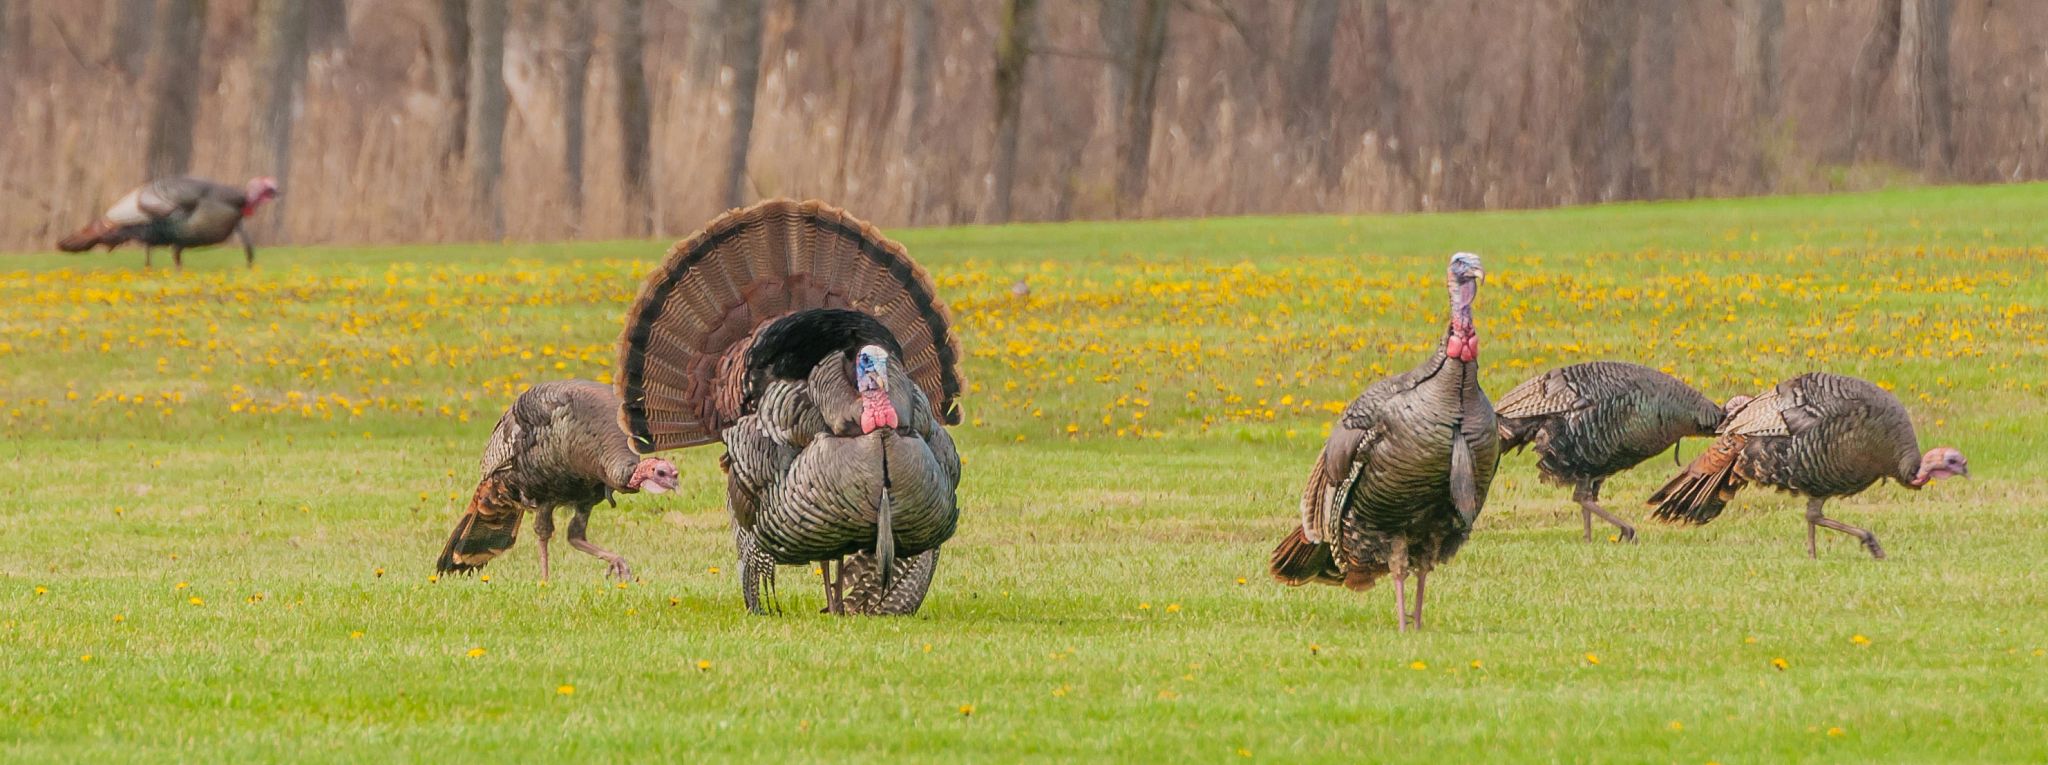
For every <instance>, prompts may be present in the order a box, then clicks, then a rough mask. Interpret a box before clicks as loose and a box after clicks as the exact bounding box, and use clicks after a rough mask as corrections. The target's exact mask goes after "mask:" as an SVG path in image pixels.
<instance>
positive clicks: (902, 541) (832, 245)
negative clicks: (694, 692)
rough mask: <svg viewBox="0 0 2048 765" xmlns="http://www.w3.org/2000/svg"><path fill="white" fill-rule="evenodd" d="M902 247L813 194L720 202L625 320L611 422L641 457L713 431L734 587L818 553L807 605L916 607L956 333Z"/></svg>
mask: <svg viewBox="0 0 2048 765" xmlns="http://www.w3.org/2000/svg"><path fill="white" fill-rule="evenodd" d="M952 326H953V325H952V318H951V316H950V314H948V313H947V311H946V307H945V305H944V304H943V303H941V302H940V301H939V299H938V297H937V295H936V294H935V291H934V289H933V287H932V281H931V277H929V276H927V275H926V274H925V272H924V269H922V268H920V267H918V265H917V264H916V263H915V262H913V261H912V260H911V259H910V257H909V255H907V254H906V253H905V252H904V250H903V246H902V245H899V244H897V243H895V242H892V241H890V240H888V239H885V238H883V237H882V235H881V233H880V232H878V231H876V230H875V229H874V228H873V227H871V226H869V225H867V224H866V223H863V222H861V221H859V220H857V219H855V218H854V217H853V216H851V215H848V214H846V213H845V212H844V211H841V210H838V209H836V208H833V207H831V206H828V205H825V204H823V203H821V202H815V201H812V202H801V203H800V202H795V201H791V200H786V199H778V200H771V201H767V202H762V203H760V204H757V205H754V206H753V207H748V208H745V209H739V210H733V211H731V212H728V213H726V214H725V215H723V216H721V217H719V218H718V219H716V220H714V221H712V222H711V223H710V224H708V225H706V226H705V227H704V229H703V230H702V231H699V232H697V233H696V234H695V235H693V236H691V237H690V238H689V239H686V240H684V241H683V242H681V243H679V244H677V245H676V246H675V247H674V248H673V249H672V250H670V252H669V258H668V261H667V262H666V263H665V264H664V265H663V266H662V267H661V268H659V269H657V270H656V271H655V272H654V273H652V274H649V275H648V278H647V282H646V284H645V286H643V287H642V288H641V291H640V297H639V299H638V300H636V301H635V302H634V303H633V306H632V308H631V309H629V310H628V311H627V314H626V327H625V332H624V334H623V336H622V337H621V338H620V341H619V372H618V391H619V395H620V397H621V398H623V399H624V401H625V405H624V408H623V409H622V410H621V412H620V417H621V418H622V420H623V423H624V425H625V427H626V430H627V431H628V432H629V433H630V434H631V435H632V443H633V448H634V449H636V450H638V451H639V452H641V453H643V454H644V453H651V452H655V451H659V450H662V449H672V448H677V447H686V446H696V445H699V444H707V443H711V442H713V441H722V442H723V443H724V444H725V448H726V453H725V456H724V457H723V458H722V459H721V460H720V465H721V466H722V467H723V468H724V470H725V474H726V507H727V510H728V511H729V514H730V516H731V519H732V528H733V538H734V542H735V543H736V546H737V547H738V551H739V565H738V567H737V568H738V575H739V580H740V592H741V596H742V599H743V600H744V601H745V603H746V606H747V609H748V610H750V611H754V612H756V613H760V612H764V611H767V610H773V609H775V608H777V604H776V602H775V597H774V589H775V567H776V566H777V565H807V564H811V563H821V564H822V566H821V568H822V570H823V571H824V577H825V608H826V610H827V611H830V612H833V613H842V614H908V613H914V612H916V611H917V609H918V607H919V606H920V605H921V604H922V603H923V601H924V596H925V593H926V592H927V590H928V589H929V587H930V585H931V579H932V575H933V573H934V571H935V569H936V567H937V565H938V554H939V545H940V544H941V543H944V542H945V541H946V540H947V539H948V538H950V537H952V535H953V529H954V524H955V522H956V521H957V519H958V516H959V508H958V505H957V504H956V502H955V498H954V489H955V488H956V487H957V486H958V485H959V483H960V456H959V453H958V452H956V451H955V450H954V447H953V440H952V437H951V436H950V435H948V434H947V432H946V428H945V426H946V425H952V424H958V423H959V421H960V410H959V407H958V404H957V401H956V400H957V399H958V397H959V395H960V391H961V383H960V373H959V369H958V366H957V365H958V363H959V358H960V349H959V343H958V341H957V340H956V339H955V338H954V335H953V328H952Z"/></svg>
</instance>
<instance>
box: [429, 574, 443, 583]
mask: <svg viewBox="0 0 2048 765" xmlns="http://www.w3.org/2000/svg"><path fill="white" fill-rule="evenodd" d="M438 581H441V575H440V574H428V575H427V584H433V583H435V582H438Z"/></svg>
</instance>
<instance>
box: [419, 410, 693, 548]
mask: <svg viewBox="0 0 2048 765" xmlns="http://www.w3.org/2000/svg"><path fill="white" fill-rule="evenodd" d="M482 467H483V480H482V481H480V482H478V483H477V485H476V493H475V494H474V495H472V497H471V498H470V500H469V509H468V510H467V511H465V512H464V513H463V514H462V520H460V521H457V522H456V524H455V531H454V532H453V533H451V534H449V535H448V544H447V545H446V546H445V547H443V548H441V558H440V560H439V561H437V562H436V563H435V568H438V569H439V570H440V571H441V572H443V573H451V572H455V573H459V572H469V571H474V570H476V569H479V568H483V566H484V564H485V563H488V562H490V560H491V559H492V558H495V557H497V556H499V555H502V554H504V552H505V551H506V550H508V549H510V548H511V547H512V543H513V541H514V540H516V539H517V538H518V536H519V522H520V521H521V519H523V518H524V517H525V515H526V513H527V512H528V511H532V512H533V513H534V517H533V535H534V536H535V537H536V538H538V539H539V540H540V578H541V581H543V582H545V581H547V580H548V577H549V575H550V574H551V573H552V572H551V571H550V569H549V561H548V540H549V539H551V538H552V537H553V536H554V534H555V509H556V508H559V507H571V508H575V510H576V515H575V516H573V517H571V518H570V519H569V546H570V547H574V548H576V549H577V550H581V551H583V552H585V553H589V554H590V555H593V556H596V557H597V558H599V559H601V560H603V561H604V562H605V563H606V565H607V570H606V573H607V575H609V576H616V577H618V578H620V579H630V578H632V576H633V570H632V569H631V568H630V567H628V566H627V565H626V559H625V558H624V557H621V556H620V555H619V554H618V553H615V552H612V551H610V550H607V549H605V548H602V547H599V546H597V545H595V544H592V543H591V542H590V540H589V539H587V538H585V537H584V530H585V528H586V527H588V526H589V524H590V510H591V508H594V507H596V506H597V503H599V502H606V501H609V502H611V503H612V504H614V505H617V504H618V501H617V500H616V499H613V497H612V495H614V494H632V493H635V492H641V491H645V492H647V493H649V494H661V493H663V492H667V491H671V490H673V489H675V488H676V483H677V475H676V466H675V465H672V464H669V461H668V460H664V459H656V458H642V457H641V456H640V455H639V454H637V453H635V452H634V451H633V447H632V446H631V445H629V444H628V443H627V439H626V432H625V431H623V430H620V429H619V397H618V396H617V395H616V394H614V393H612V389H611V388H610V387H609V386H605V385H600V384H598V383H594V382H589V381H585V380H564V381H559V382H546V383H541V384H539V385H535V386H533V387H532V388H528V389H527V390H526V392H525V393H521V394H519V398H518V400H516V401H513V402H512V408H510V409H507V410H506V411H505V416H504V417H501V418H499V419H498V427H497V428H496V429H494V430H492V431H491V443H490V445H489V446H486V447H484V458H483V465H482Z"/></svg>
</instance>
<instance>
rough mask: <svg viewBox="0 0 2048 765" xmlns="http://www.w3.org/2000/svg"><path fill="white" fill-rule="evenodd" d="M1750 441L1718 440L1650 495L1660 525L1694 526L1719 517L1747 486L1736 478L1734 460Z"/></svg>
mask: <svg viewBox="0 0 2048 765" xmlns="http://www.w3.org/2000/svg"><path fill="white" fill-rule="evenodd" d="M1747 440H1748V439H1746V438H1744V437H1742V436H1722V437H1720V438H1718V439H1715V441H1714V445H1713V446H1710V447H1708V448H1707V450H1706V451H1705V452H1703V453H1701V454H1700V456H1699V457H1697V458H1695V459H1694V460H1693V461H1692V464H1690V465H1687V466H1686V467H1685V471H1684V472H1681V473H1679V474H1678V476H1677V477H1675V478H1672V479H1671V481H1670V482H1669V483H1666V484H1664V488H1661V489H1658V490H1657V493H1655V494H1652V495H1650V501H1649V504H1652V505H1656V506H1657V509H1656V511H1654V512H1653V513H1652V514H1653V515H1655V516H1656V518H1657V520H1660V521H1677V522H1682V523H1691V524H1695V525H1697V524H1702V523H1706V522H1707V521H1711V520H1713V519H1714V517H1715V516H1718V515H1720V514H1721V510H1722V508H1725V507H1727V506H1728V500H1731V499H1734V498H1735V492H1736V491H1739V490H1741V489H1742V487H1743V484H1744V483H1746V482H1745V481H1743V480H1742V477H1741V476H1738V475H1736V474H1735V458H1736V456H1737V455H1739V454H1741V453H1742V444H1743V442H1745V441H1747Z"/></svg>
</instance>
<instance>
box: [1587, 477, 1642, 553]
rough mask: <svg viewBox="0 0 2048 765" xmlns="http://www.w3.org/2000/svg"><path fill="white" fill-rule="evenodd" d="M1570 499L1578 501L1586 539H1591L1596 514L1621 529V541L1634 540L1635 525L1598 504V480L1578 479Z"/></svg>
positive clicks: (1589, 540)
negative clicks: (1629, 523)
mask: <svg viewBox="0 0 2048 765" xmlns="http://www.w3.org/2000/svg"><path fill="white" fill-rule="evenodd" d="M1572 501H1573V502H1577V503H1579V517H1580V519H1581V520H1583V521H1584V522H1585V526H1586V541H1588V542H1591V541H1593V516H1596V515H1597V516H1600V520H1603V521H1606V522H1608V523H1612V524H1614V527H1615V528H1617V529H1620V530H1621V541H1623V542H1634V541H1636V527H1634V526H1630V525H1628V521H1624V520H1622V519H1620V518H1617V517H1615V515H1614V514H1613V513H1610V512H1607V510H1606V509H1605V508H1602V507H1601V506H1600V482H1599V481H1580V482H1579V485H1578V487H1577V488H1576V489H1574V490H1573V491H1572Z"/></svg>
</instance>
